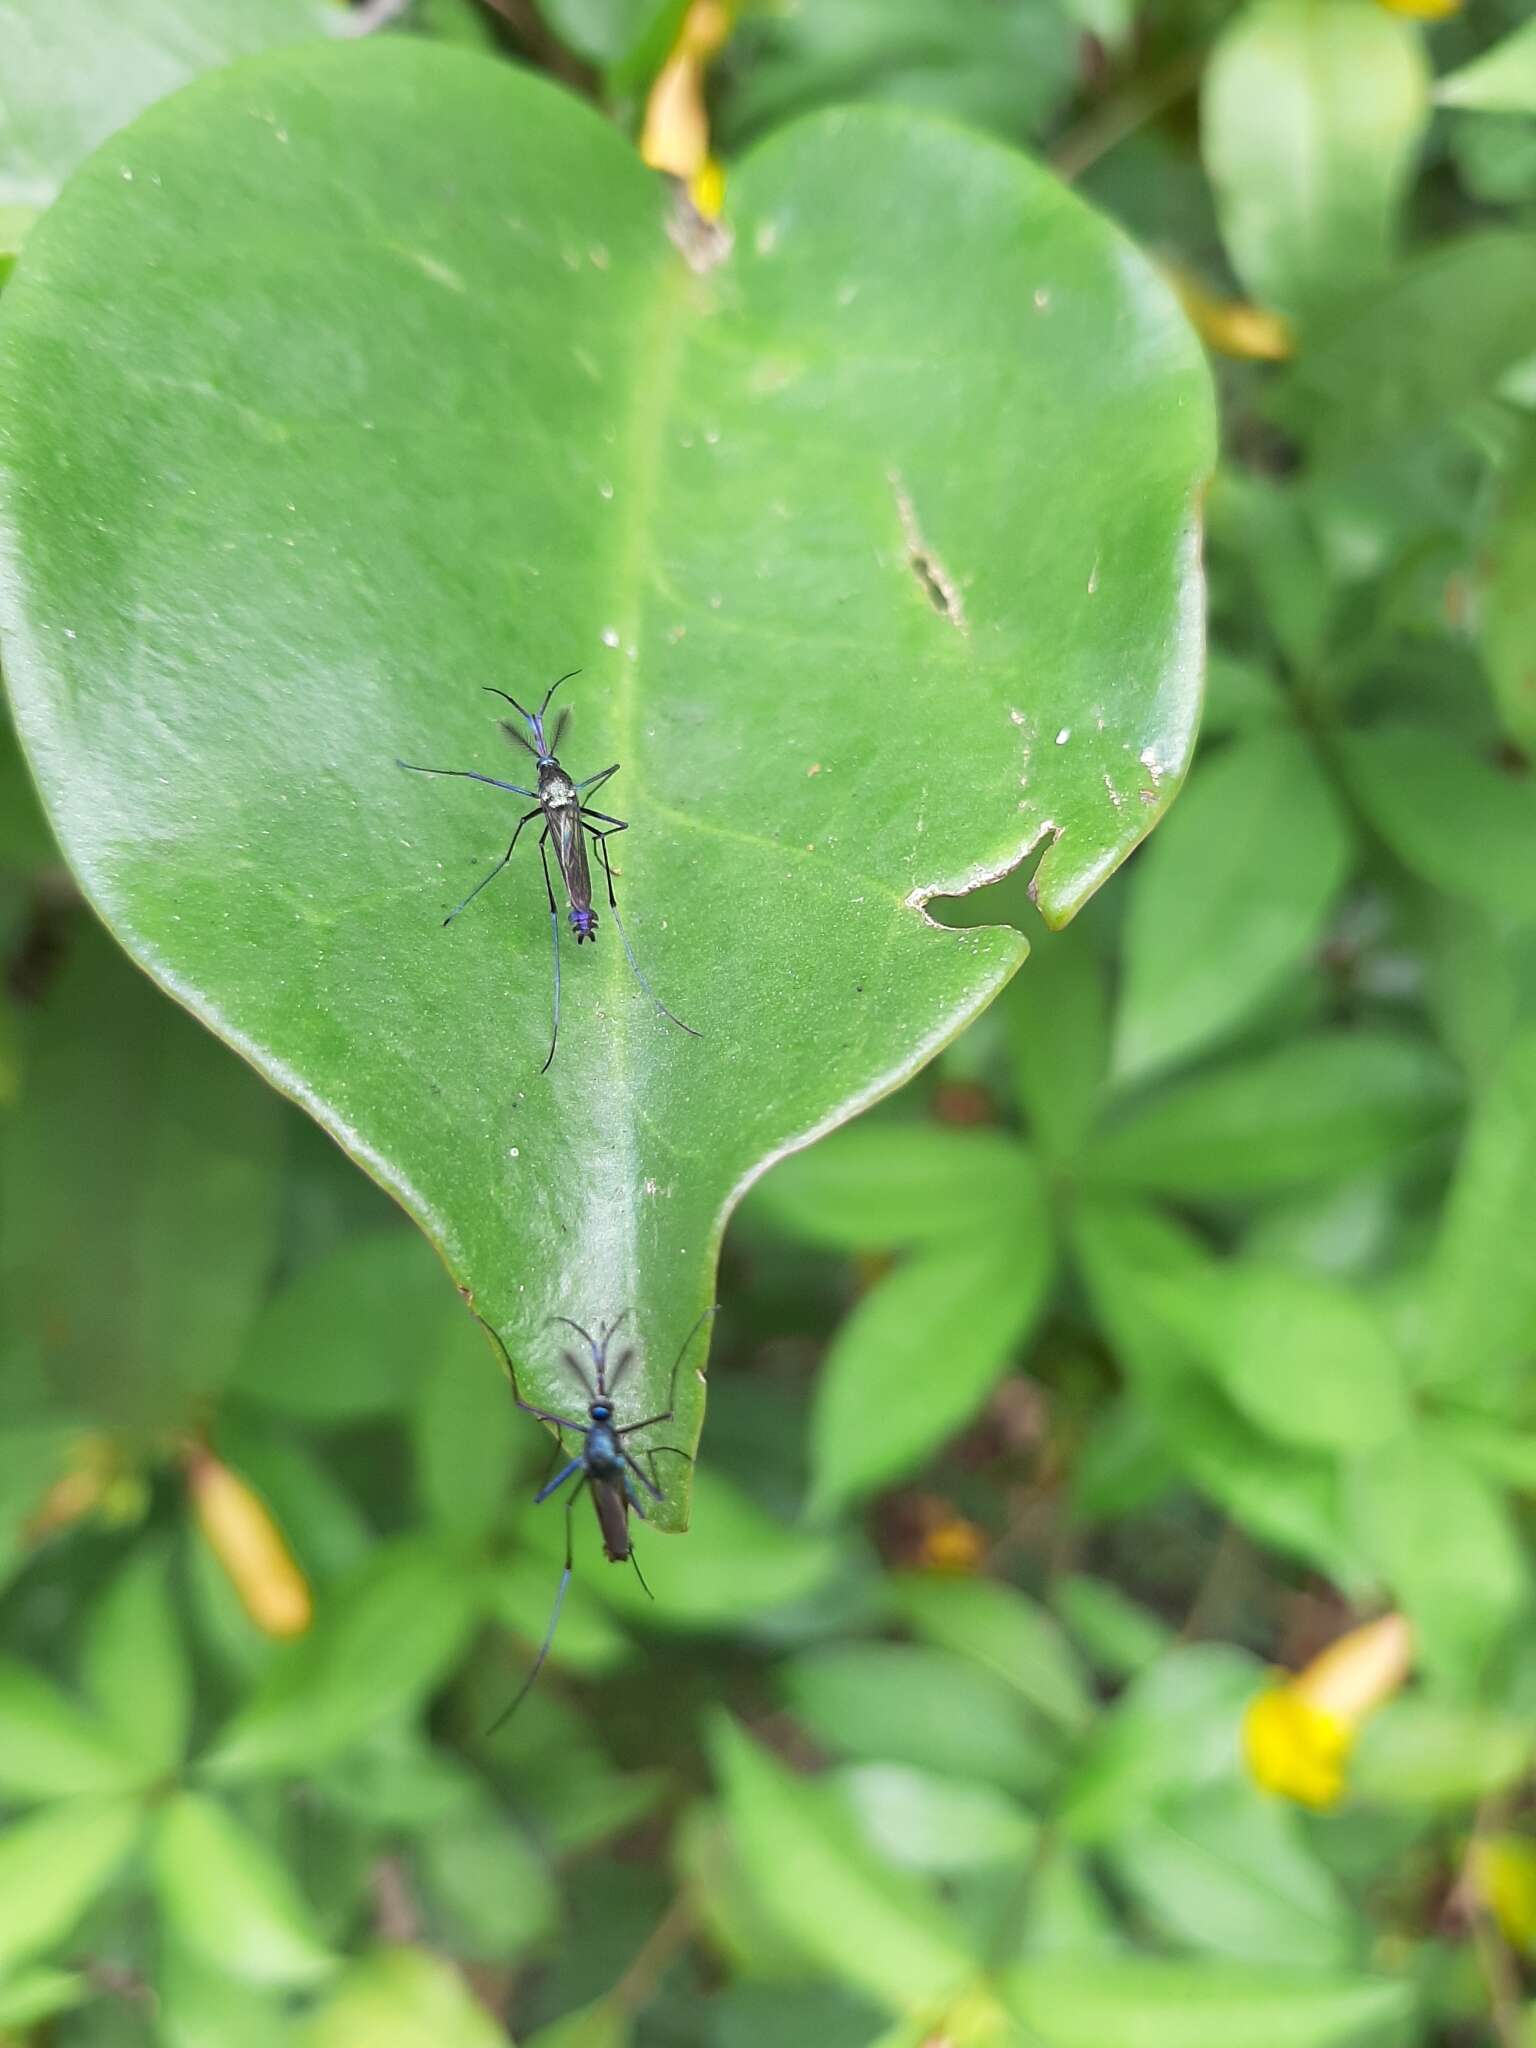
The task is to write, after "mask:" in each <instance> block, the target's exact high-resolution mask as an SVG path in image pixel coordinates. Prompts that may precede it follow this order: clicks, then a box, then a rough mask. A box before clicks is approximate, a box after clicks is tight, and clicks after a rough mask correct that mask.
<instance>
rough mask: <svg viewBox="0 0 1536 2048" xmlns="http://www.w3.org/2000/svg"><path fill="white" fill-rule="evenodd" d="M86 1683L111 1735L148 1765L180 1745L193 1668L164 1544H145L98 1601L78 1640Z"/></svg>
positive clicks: (165, 1767)
mask: <svg viewBox="0 0 1536 2048" xmlns="http://www.w3.org/2000/svg"><path fill="white" fill-rule="evenodd" d="M84 1675H85V1685H86V1690H87V1691H88V1692H89V1693H90V1695H91V1698H92V1699H93V1700H94V1701H95V1703H96V1706H97V1709H98V1711H99V1712H100V1713H101V1715H102V1716H103V1718H104V1719H105V1720H106V1722H107V1723H108V1725H109V1726H110V1727H111V1728H112V1730H113V1732H114V1734H115V1735H116V1736H117V1738H118V1740H119V1741H120V1742H122V1744H123V1745H124V1747H125V1748H126V1749H128V1750H130V1751H131V1752H132V1754H133V1755H134V1756H137V1757H142V1758H143V1760H144V1762H145V1763H146V1764H147V1765H149V1767H150V1768H151V1769H152V1770H158V1771H169V1770H171V1769H172V1768H173V1767H174V1766H175V1765H176V1763H177V1762H179V1760H180V1758H181V1756H182V1754H183V1752H184V1751H185V1749H186V1743H187V1731H188V1728H189V1726H190V1724H191V1717H192V1673H191V1671H190V1669H189V1668H188V1662H187V1651H186V1645H185V1643H184V1642H183V1640H182V1634H181V1625H180V1622H179V1620H178V1617H177V1614H176V1608H175V1603H174V1601H173V1600H172V1597H171V1585H170V1560H169V1556H168V1553H167V1551H166V1550H165V1548H164V1546H163V1545H159V1544H156V1545H146V1546H144V1547H142V1548H140V1549H139V1550H138V1551H136V1552H134V1553H133V1555H132V1556H130V1558H129V1560H128V1562H127V1564H125V1565H124V1566H123V1568H122V1569H121V1570H120V1571H119V1572H118V1574H117V1576H116V1578H115V1579H114V1580H113V1581H112V1583H111V1585H110V1586H108V1588H107V1590H106V1591H105V1593H103V1594H102V1595H101V1596H100V1598H99V1599H98V1600H97V1602H96V1604H95V1606H94V1608H93V1609H92V1612H91V1618H90V1627H89V1630H88V1633H87V1635H86V1639H85V1666H84Z"/></svg>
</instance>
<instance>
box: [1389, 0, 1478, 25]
mask: <svg viewBox="0 0 1536 2048" xmlns="http://www.w3.org/2000/svg"><path fill="white" fill-rule="evenodd" d="M1376 4H1377V5H1378V6H1379V7H1385V9H1386V10H1387V12H1388V14H1411V15H1412V16H1413V18H1414V20H1415V21H1444V19H1445V17H1446V16H1447V15H1448V14H1459V13H1460V12H1461V10H1462V8H1463V6H1464V5H1465V4H1466V0H1376Z"/></svg>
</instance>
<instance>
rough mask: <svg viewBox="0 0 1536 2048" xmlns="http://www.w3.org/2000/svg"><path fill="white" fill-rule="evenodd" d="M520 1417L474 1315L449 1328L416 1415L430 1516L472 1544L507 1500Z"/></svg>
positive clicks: (430, 1365) (421, 1488) (416, 1446)
mask: <svg viewBox="0 0 1536 2048" xmlns="http://www.w3.org/2000/svg"><path fill="white" fill-rule="evenodd" d="M520 1422H521V1418H520V1416H519V1415H518V1412H517V1409H516V1408H515V1406H514V1405H513V1401H512V1389H511V1387H510V1386H509V1385H508V1384H507V1378H506V1374H505V1372H503V1371H500V1370H498V1368H497V1366H496V1365H495V1364H494V1363H493V1361H492V1359H491V1358H490V1356H489V1354H488V1352H487V1347H486V1343H485V1338H484V1335H483V1334H482V1332H481V1331H480V1330H478V1329H477V1328H476V1327H475V1325H474V1324H473V1323H472V1322H471V1321H470V1319H469V1317H468V1316H462V1315H461V1316H456V1317H455V1318H454V1319H453V1321H452V1322H451V1323H447V1324H445V1325H444V1327H443V1328H442V1331H441V1334H440V1337H439V1340H438V1343H437V1345H436V1347H435V1348H434V1350H433V1352H432V1353H431V1354H430V1355H429V1357H428V1359H427V1361H426V1369H425V1370H424V1371H423V1372H422V1373H421V1374H420V1377H419V1379H418V1381H417V1385H416V1398H415V1402H414V1404H413V1408H412V1414H411V1434H412V1448H413V1450H414V1452H415V1460H416V1492H417V1497H418V1499H419V1500H420V1503H421V1509H422V1513H423V1515H424V1516H425V1518H426V1519H427V1520H428V1521H430V1522H434V1523H436V1524H437V1526H438V1527H439V1528H441V1529H445V1530H450V1531H452V1533H453V1534H454V1535H455V1536H457V1537H460V1538H463V1539H465V1540H467V1541H472V1542H477V1541H480V1540H482V1539H483V1538H484V1537H486V1536H487V1535H489V1533H490V1531H491V1529H492V1528H493V1527H494V1526H495V1524H496V1522H497V1520H498V1518H499V1517H500V1515H501V1513H502V1510H503V1509H504V1507H505V1506H506V1502H507V1489H508V1484H509V1482H510V1480H511V1477H512V1469H513V1460H514V1446H515V1445H516V1444H517V1442H518V1440H519V1424H520Z"/></svg>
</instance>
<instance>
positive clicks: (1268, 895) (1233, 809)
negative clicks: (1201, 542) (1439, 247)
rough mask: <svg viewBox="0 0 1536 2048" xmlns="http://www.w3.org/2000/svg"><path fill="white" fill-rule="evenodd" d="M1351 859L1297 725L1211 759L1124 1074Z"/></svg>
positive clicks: (1260, 965)
mask: <svg viewBox="0 0 1536 2048" xmlns="http://www.w3.org/2000/svg"><path fill="white" fill-rule="evenodd" d="M1345 4H1348V0H1345ZM1281 849H1283V851H1282V850H1281ZM1349 865H1350V836H1349V830H1348V827H1347V825H1346V823H1345V820H1344V818H1343V816H1342V815H1341V813H1340V810H1339V806H1338V803H1337V800H1336V799H1335V797H1334V796H1333V794H1332V792H1331V791H1330V789H1329V787H1328V785H1327V783H1326V782H1325V781H1324V780H1323V777H1322V775H1321V774H1320V772H1319V771H1318V768H1317V766H1316V764H1315V763H1314V761H1313V759H1312V752H1311V749H1310V747H1309V746H1308V745H1307V743H1306V741H1305V740H1303V739H1302V738H1301V737H1300V736H1299V735H1297V734H1296V733H1293V732H1284V731H1278V730H1276V731H1269V732H1258V733H1252V734H1250V735H1249V736H1248V737H1247V738H1245V739H1240V740H1234V741H1233V742H1232V743H1231V744H1230V745H1229V746H1227V747H1225V748H1224V749H1223V750H1222V752H1221V753H1220V754H1219V755H1218V756H1217V757H1216V758H1215V760H1214V761H1211V762H1208V763H1207V764H1206V766H1205V767H1204V769H1203V770H1202V772H1201V773H1200V774H1199V775H1198V776H1196V777H1195V779H1194V782H1193V784H1192V786H1191V787H1190V789H1189V790H1188V791H1187V792H1186V793H1185V795H1184V797H1183V799H1182V801H1181V802H1180V803H1179V805H1178V806H1177V808H1176V809H1175V810H1174V812H1173V815H1172V816H1171V817H1170V818H1169V820H1168V821H1167V823H1166V824H1165V825H1164V826H1163V829H1162V830H1161V832H1159V833H1158V835H1157V838H1156V840H1155V841H1154V842H1152V843H1151V844H1150V845H1149V846H1148V847H1147V848H1146V850H1145V851H1144V852H1143V853H1142V854H1141V855H1140V857H1139V858H1138V860H1137V863H1136V868H1135V871H1134V874H1133V876H1132V880H1131V890H1130V913H1129V917H1128V920H1127V924H1126V934H1125V979H1124V986H1123V988H1122V991H1121V996H1120V1008H1119V1012H1118V1015H1117V1017H1116V1022H1115V1054H1114V1059H1115V1070H1116V1072H1117V1074H1119V1075H1120V1076H1121V1077H1123V1078H1126V1079H1140V1078H1141V1077H1143V1076H1144V1075H1146V1074H1148V1073H1151V1072H1153V1071H1154V1070H1156V1069H1157V1068H1159V1067H1165V1066H1168V1065H1170V1064H1171V1063H1173V1062H1175V1061H1178V1060H1181V1059H1185V1058H1188V1057H1189V1055H1191V1054H1192V1053H1195V1052H1199V1051H1201V1050H1202V1049H1203V1048H1205V1047H1206V1046H1208V1045H1211V1044H1212V1043H1214V1042H1215V1041H1217V1040H1220V1039H1222V1038H1225V1037H1228V1036H1230V1034H1231V1032H1232V1031H1233V1029H1234V1028H1235V1027H1236V1026H1237V1025H1239V1024H1240V1023H1242V1022H1243V1021H1244V1019H1245V1018H1247V1017H1249V1016H1251V1015H1252V1014H1253V1012H1254V1011H1255V1010H1256V1009H1258V1008H1259V1006H1260V1005H1261V1004H1262V1003H1263V1002H1264V1001H1265V999H1266V998H1267V997H1268V996H1270V995H1271V994H1272V993H1273V991H1274V989H1275V988H1276V986H1277V985H1278V984H1279V983H1280V982H1281V981H1282V980H1283V979H1284V977H1285V976H1286V975H1287V974H1289V973H1291V971H1292V970H1293V969H1295V968H1296V967H1298V966H1300V965H1301V963H1302V962H1303V961H1304V960H1305V959H1306V958H1307V956H1308V955H1309V954H1310V953H1311V952H1312V951H1313V949H1314V948H1315V947H1316V946H1317V945H1318V944H1319V942H1320V941H1321V939H1322V936H1323V931H1324V928H1325V926H1326V923H1327V919H1328V914H1329V911H1330V910H1331V908H1332V906H1333V903H1334V900H1335V898H1336V897H1337V895H1338V893H1339V890H1340V889H1341V888H1342V886H1343V884H1344V880H1345V877H1346V876H1347V875H1348V873H1349Z"/></svg>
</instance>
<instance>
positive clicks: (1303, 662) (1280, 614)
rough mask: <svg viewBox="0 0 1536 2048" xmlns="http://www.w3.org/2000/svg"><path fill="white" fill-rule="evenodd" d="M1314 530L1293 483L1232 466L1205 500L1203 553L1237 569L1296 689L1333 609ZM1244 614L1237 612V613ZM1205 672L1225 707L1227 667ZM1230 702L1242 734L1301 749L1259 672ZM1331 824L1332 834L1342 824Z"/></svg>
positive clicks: (1283, 700)
mask: <svg viewBox="0 0 1536 2048" xmlns="http://www.w3.org/2000/svg"><path fill="white" fill-rule="evenodd" d="M1322 526H1323V522H1322V521H1321V520H1320V519H1319V518H1318V516H1317V507H1316V505H1315V504H1314V502H1313V500H1312V499H1310V498H1309V496H1308V494H1307V493H1306V491H1305V490H1304V489H1303V488H1302V487H1300V486H1298V485H1297V484H1296V483H1295V482H1288V483H1287V482H1277V481H1275V480H1273V479H1271V478H1269V477H1266V476H1264V475H1262V474H1254V473H1253V472H1251V471H1249V470H1246V469H1240V468H1238V467H1237V466H1236V465H1230V466H1228V467H1227V468H1225V469H1221V470H1218V471H1217V473H1216V479H1215V482H1214V483H1213V484H1212V486H1211V497H1210V544H1211V547H1212V549H1213V550H1214V551H1225V552H1227V553H1229V554H1232V555H1235V556H1236V557H1237V558H1238V560H1239V561H1240V563H1241V567H1242V573H1243V575H1244V577H1245V579H1246V581H1247V583H1248V585H1249V586H1250V590H1251V605H1252V609H1253V610H1255V611H1256V612H1257V614H1258V621H1257V623H1259V624H1260V625H1261V626H1262V628H1263V630H1264V631H1265V632H1266V633H1267V634H1268V635H1269V636H1270V637H1271V638H1272V639H1273V641H1274V643H1275V645H1276V647H1277V648H1278V649H1279V651H1280V653H1281V654H1282V655H1283V656H1284V658H1285V662H1286V665H1287V667H1288V669H1289V670H1290V673H1291V675H1292V676H1293V677H1294V678H1295V679H1296V681H1297V682H1299V683H1300V684H1301V685H1302V687H1303V689H1306V688H1307V687H1309V686H1311V685H1312V684H1313V682H1314V678H1315V676H1316V673H1317V670H1318V667H1319V664H1320V661H1321V658H1322V655H1323V651H1324V648H1325V647H1326V645H1327V642H1328V635H1329V631H1330V628H1331V627H1332V625H1333V623H1334V613H1335V610H1336V607H1337V602H1338V590H1337V587H1336V581H1337V579H1336V574H1335V572H1334V571H1333V569H1332V565H1331V564H1330V562H1329V561H1328V559H1327V556H1326V554H1325V551H1324V547H1323V541H1322V538H1321V532H1320V529H1321V528H1322ZM1248 609H1249V606H1247V605H1245V607H1244V610H1245V611H1246V610H1248ZM1212 666H1213V670H1214V675H1213V678H1212V680H1214V681H1215V684H1216V687H1217V688H1218V689H1223V690H1224V691H1225V692H1226V693H1227V694H1228V697H1229V699H1230V695H1231V693H1232V691H1233V681H1234V679H1233V675H1232V663H1231V662H1230V660H1227V661H1222V660H1220V659H1219V658H1216V659H1214V660H1213V664H1212ZM1207 687H1209V683H1208V685H1207ZM1238 701H1239V706H1240V707H1241V714H1240V716H1239V720H1238V722H1239V723H1240V725H1242V726H1243V727H1244V728H1245V729H1247V730H1254V729H1257V731H1258V732H1259V733H1261V734H1262V733H1265V732H1274V731H1276V730H1277V729H1278V728H1280V727H1282V726H1284V727H1286V728H1287V730H1286V732H1285V733H1284V735H1283V737H1285V738H1287V739H1288V740H1289V742H1290V744H1292V745H1294V744H1295V743H1296V742H1297V740H1298V739H1300V740H1302V741H1303V742H1305V737H1306V736H1305V732H1304V730H1302V731H1298V730H1297V728H1296V726H1295V725H1294V723H1293V720H1294V716H1295V713H1294V709H1293V704H1292V700H1291V699H1290V698H1289V697H1288V696H1286V695H1285V694H1283V693H1282V692H1281V691H1280V690H1279V689H1277V688H1276V686H1275V682H1274V680H1273V678H1272V677H1271V676H1270V675H1269V674H1267V673H1266V672H1264V671H1260V672H1259V673H1258V674H1257V676H1255V675H1253V674H1252V673H1251V672H1249V673H1246V674H1244V676H1243V681H1242V682H1241V683H1240V684H1239V686H1238ZM1217 729H1218V730H1219V721H1218V728H1217ZM1212 737H1213V730H1212V726H1211V721H1210V718H1209V716H1207V717H1206V719H1205V720H1204V721H1203V722H1202V726H1201V738H1202V739H1203V740H1204V742H1205V743H1206V745H1207V746H1208V745H1209V744H1210V741H1211V739H1212ZM1309 765H1310V764H1309ZM1325 794H1327V792H1326V791H1325ZM1315 801H1316V800H1315V799H1314V806H1315ZM1331 808H1332V805H1331V804H1330V809H1331ZM1332 822H1333V829H1334V830H1335V831H1337V829H1338V824H1339V823H1340V822H1342V821H1338V820H1337V819H1335V820H1334V821H1332Z"/></svg>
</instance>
